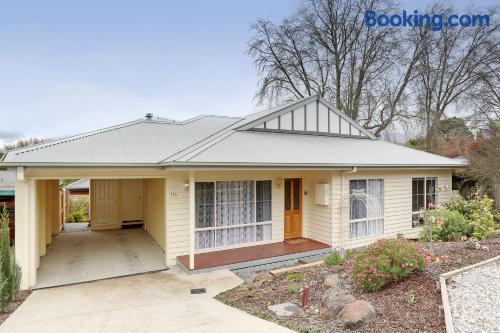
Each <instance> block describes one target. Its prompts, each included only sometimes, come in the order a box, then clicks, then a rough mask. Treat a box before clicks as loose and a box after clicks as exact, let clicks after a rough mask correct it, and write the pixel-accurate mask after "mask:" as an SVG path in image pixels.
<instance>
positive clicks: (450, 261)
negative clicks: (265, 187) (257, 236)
mask: <svg viewBox="0 0 500 333" xmlns="http://www.w3.org/2000/svg"><path fill="white" fill-rule="evenodd" d="M482 244H483V245H486V246H487V247H488V250H484V249H480V250H476V249H474V248H471V247H470V246H466V243H464V242H446V243H432V244H425V245H422V247H423V249H424V250H425V251H426V252H428V253H431V254H432V255H433V256H435V261H434V262H432V263H430V264H428V265H427V267H426V269H425V270H424V272H422V273H419V274H415V275H413V276H411V277H409V278H408V279H406V280H403V281H400V282H397V283H393V284H391V285H389V286H388V287H386V288H385V289H383V290H380V291H377V292H373V293H364V292H362V291H361V290H359V289H358V288H357V287H356V286H355V285H354V284H353V282H352V280H351V278H350V273H349V270H348V269H344V270H342V271H341V272H340V273H339V274H340V276H341V283H342V284H343V287H344V288H345V289H346V290H347V291H348V292H349V293H351V294H352V295H354V296H355V297H356V298H357V299H364V300H366V301H368V302H370V303H372V304H373V306H374V307H375V310H376V312H377V316H376V319H375V320H374V321H372V322H371V323H370V324H369V325H368V326H365V327H362V328H360V329H358V330H356V332H415V333H421V332H427V333H431V332H439V333H441V332H443V333H444V332H446V329H445V325H444V316H443V314H442V310H441V309H440V306H441V292H440V290H439V289H438V284H437V281H438V280H439V275H440V274H442V273H445V272H449V271H452V270H455V269H458V268H461V267H465V266H468V265H472V264H474V263H477V262H480V261H483V260H486V259H488V258H492V257H495V256H497V255H500V236H497V237H494V238H491V239H489V240H488V241H486V242H484V243H482ZM296 272H298V273H301V274H303V275H304V277H305V279H304V281H303V282H298V284H299V285H300V286H302V285H304V284H307V285H309V286H310V289H311V305H310V306H309V307H307V308H300V310H299V312H298V313H297V314H295V315H293V316H290V317H286V318H280V317H278V316H275V315H274V314H273V313H272V312H270V311H269V310H268V309H267V307H268V306H269V305H273V304H278V303H285V302H291V303H295V304H298V295H296V294H291V293H290V292H289V291H288V287H287V285H286V282H284V280H283V277H275V278H274V280H272V281H269V282H265V283H263V284H262V286H260V287H255V288H247V286H245V285H242V286H240V287H237V288H235V289H232V290H229V291H226V292H224V293H222V294H219V295H218V296H217V297H216V298H217V299H218V300H219V301H221V302H223V303H225V304H228V305H230V306H233V307H236V308H239V309H241V310H243V311H246V312H249V313H251V314H253V315H255V316H258V317H261V318H263V319H266V320H270V321H273V322H276V323H278V324H280V325H283V326H286V327H288V328H290V329H293V330H296V331H298V332H344V331H346V330H344V329H343V327H342V326H341V325H340V323H339V321H338V320H337V319H336V318H328V317H327V316H326V313H325V311H324V308H323V307H322V306H321V298H322V295H323V292H324V287H323V281H324V278H325V276H327V275H329V274H332V273H333V271H332V268H330V267H326V266H325V265H320V266H314V267H309V268H303V269H297V270H296Z"/></svg>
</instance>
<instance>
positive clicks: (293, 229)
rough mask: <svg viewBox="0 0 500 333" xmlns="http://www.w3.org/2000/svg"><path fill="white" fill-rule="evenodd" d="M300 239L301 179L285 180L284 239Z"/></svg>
mask: <svg viewBox="0 0 500 333" xmlns="http://www.w3.org/2000/svg"><path fill="white" fill-rule="evenodd" d="M297 237H302V179H300V178H290V179H285V239H289V238H297Z"/></svg>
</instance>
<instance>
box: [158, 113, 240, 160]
mask: <svg viewBox="0 0 500 333" xmlns="http://www.w3.org/2000/svg"><path fill="white" fill-rule="evenodd" d="M243 119H244V118H239V119H238V120H237V121H235V122H234V123H231V124H230V125H228V126H226V127H224V128H222V129H220V130H218V131H217V132H215V133H212V134H210V135H209V136H207V137H205V138H203V139H201V140H199V141H197V142H195V143H193V144H191V145H189V146H187V147H185V148H183V149H181V150H178V151H176V152H175V153H173V154H170V155H169V156H167V157H165V158H164V159H163V160H161V161H160V162H159V163H164V162H166V160H167V159H169V158H171V157H174V156H176V155H179V157H183V156H186V155H188V154H189V153H192V152H193V151H195V150H196V149H200V148H202V147H203V146H204V144H205V145H206V144H210V142H212V141H214V140H216V139H217V138H219V137H221V136H223V135H224V134H226V133H227V132H228V131H230V130H231V129H233V126H234V125H236V124H237V123H239V122H241V121H243ZM214 136H215V137H214ZM210 138H212V141H210ZM207 140H208V141H207ZM204 141H207V142H206V143H203V142H204ZM198 144H200V145H201V146H200V147H198V148H194V147H195V146H196V145H198ZM191 148H193V149H192V150H191V151H189V150H190V149H191ZM183 153H184V154H183Z"/></svg>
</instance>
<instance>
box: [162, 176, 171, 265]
mask: <svg viewBox="0 0 500 333" xmlns="http://www.w3.org/2000/svg"><path fill="white" fill-rule="evenodd" d="M163 185H164V188H163V189H164V191H163V197H164V198H163V199H164V205H165V207H164V212H165V213H164V216H163V223H164V226H165V227H164V232H165V238H164V240H165V244H164V246H163V248H164V249H165V265H166V266H168V264H169V262H168V252H169V249H168V248H169V246H170V241H169V239H168V237H169V235H170V233H169V232H168V227H169V224H168V214H169V213H168V210H169V205H168V198H169V195H170V190H169V180H168V178H165V180H164V184H163Z"/></svg>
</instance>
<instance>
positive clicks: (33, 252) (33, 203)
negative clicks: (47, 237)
mask: <svg viewBox="0 0 500 333" xmlns="http://www.w3.org/2000/svg"><path fill="white" fill-rule="evenodd" d="M28 208H29V209H28V214H29V219H28V223H27V226H28V233H29V237H28V239H29V250H30V251H29V273H25V274H29V286H30V287H33V286H35V285H36V273H37V272H36V270H37V268H38V265H39V262H40V253H39V240H40V236H39V232H40V231H39V223H38V221H37V211H36V210H37V184H36V181H34V180H30V181H29V207H28Z"/></svg>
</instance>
